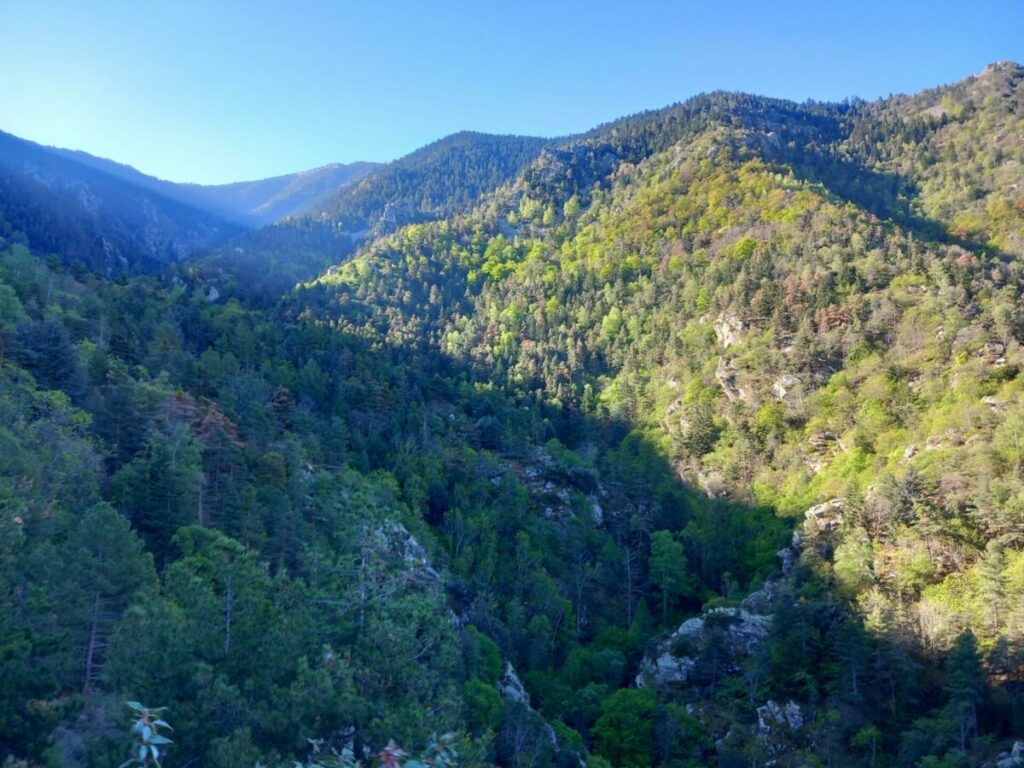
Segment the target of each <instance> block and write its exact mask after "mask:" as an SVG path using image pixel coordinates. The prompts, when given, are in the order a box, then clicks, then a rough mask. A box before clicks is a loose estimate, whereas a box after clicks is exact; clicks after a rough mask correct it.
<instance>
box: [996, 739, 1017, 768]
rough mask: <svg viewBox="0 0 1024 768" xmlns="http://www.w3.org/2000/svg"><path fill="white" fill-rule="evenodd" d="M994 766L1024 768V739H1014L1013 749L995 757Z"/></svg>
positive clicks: (999, 767)
mask: <svg viewBox="0 0 1024 768" xmlns="http://www.w3.org/2000/svg"><path fill="white" fill-rule="evenodd" d="M996 768H1024V741H1015V742H1014V743H1013V750H1012V751H1010V752H1003V753H1002V754H1000V755H999V757H997V758H996Z"/></svg>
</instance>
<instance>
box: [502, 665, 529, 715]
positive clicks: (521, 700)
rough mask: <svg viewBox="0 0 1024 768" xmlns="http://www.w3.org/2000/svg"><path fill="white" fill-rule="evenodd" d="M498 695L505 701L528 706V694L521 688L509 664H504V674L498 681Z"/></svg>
mask: <svg viewBox="0 0 1024 768" xmlns="http://www.w3.org/2000/svg"><path fill="white" fill-rule="evenodd" d="M498 693H500V694H501V696H502V698H503V699H505V700H506V701H512V702H516V703H518V704H524V705H526V706H527V707H528V706H530V694H528V693H527V692H526V688H524V687H523V681H522V680H520V679H519V675H517V674H516V670H515V667H513V666H512V663H511V662H508V661H506V662H505V673H504V674H503V675H502V676H501V679H500V680H499V681H498Z"/></svg>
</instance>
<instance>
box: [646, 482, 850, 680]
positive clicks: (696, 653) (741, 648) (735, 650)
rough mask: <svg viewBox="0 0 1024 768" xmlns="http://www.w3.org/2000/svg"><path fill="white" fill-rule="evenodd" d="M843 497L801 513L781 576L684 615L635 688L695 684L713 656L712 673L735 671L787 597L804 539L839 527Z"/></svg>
mask: <svg viewBox="0 0 1024 768" xmlns="http://www.w3.org/2000/svg"><path fill="white" fill-rule="evenodd" d="M843 506H844V501H843V499H830V500H829V501H826V502H823V503H821V504H817V505H815V506H813V507H811V508H810V509H808V510H807V511H806V512H805V513H804V523H803V526H801V528H800V529H798V530H796V531H794V532H793V539H792V541H791V542H790V544H789V546H787V547H784V548H782V549H780V550H779V551H778V552H777V553H776V554H777V555H778V558H779V562H780V564H781V566H782V574H781V575H780V576H777V577H775V578H773V579H768V580H767V581H766V582H765V583H764V584H763V585H762V586H761V588H760V589H757V590H755V591H754V592H751V593H750V594H749V595H747V597H746V598H744V600H743V601H742V602H741V603H740V605H739V606H734V607H718V608H711V609H708V610H706V611H704V613H702V614H701V615H700V616H696V617H694V618H692V619H687V620H686V621H684V622H683V623H682V624H680V625H679V627H678V628H677V629H676V630H675V632H673V633H672V634H671V635H669V636H668V637H667V638H665V639H663V640H662V641H661V642H659V643H658V644H657V646H656V647H655V649H654V651H653V652H651V653H650V654H648V656H647V658H646V659H645V660H644V661H643V662H642V664H641V667H640V672H639V674H638V675H637V677H636V684H637V686H638V687H644V686H652V687H679V686H682V685H689V684H693V683H695V682H696V680H697V678H699V677H700V676H701V675H702V673H703V670H702V668H701V667H702V665H705V664H707V663H708V658H709V657H713V661H712V662H711V663H713V664H714V665H715V666H716V671H717V672H720V671H726V672H737V671H739V670H740V668H741V666H742V663H743V662H744V661H745V660H746V659H748V658H749V657H750V656H751V655H752V654H754V653H755V652H756V651H757V650H758V648H760V646H761V643H762V642H763V641H764V639H765V638H766V637H767V636H768V630H769V627H770V625H771V615H772V612H773V611H774V610H775V606H776V605H777V604H778V601H779V600H781V599H785V592H786V586H787V583H788V580H789V577H790V575H791V574H792V572H793V568H794V567H795V565H796V562H797V560H798V558H799V557H800V553H801V551H802V549H803V546H804V543H805V542H818V541H820V539H821V537H822V535H823V534H827V533H830V532H831V531H834V530H836V529H837V528H838V527H839V523H840V520H841V516H842V510H843Z"/></svg>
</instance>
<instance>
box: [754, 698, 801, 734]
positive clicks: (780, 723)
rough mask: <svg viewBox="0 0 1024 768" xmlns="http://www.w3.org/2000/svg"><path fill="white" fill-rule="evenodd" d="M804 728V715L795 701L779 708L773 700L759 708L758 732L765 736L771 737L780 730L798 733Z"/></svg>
mask: <svg viewBox="0 0 1024 768" xmlns="http://www.w3.org/2000/svg"><path fill="white" fill-rule="evenodd" d="M803 727H804V713H803V710H801V709H800V705H799V704H797V703H796V702H794V701H790V702H787V703H786V704H785V705H784V706H779V705H778V704H776V703H775V702H774V701H772V700H771V699H768V701H767V702H765V704H764V706H761V707H758V708H757V730H758V732H759V733H760V734H761V735H762V736H763V737H766V736H769V735H771V734H773V733H777V732H778V731H780V730H787V729H788V730H789V731H792V732H793V733H796V732H797V731H799V730H800V729H801V728H803Z"/></svg>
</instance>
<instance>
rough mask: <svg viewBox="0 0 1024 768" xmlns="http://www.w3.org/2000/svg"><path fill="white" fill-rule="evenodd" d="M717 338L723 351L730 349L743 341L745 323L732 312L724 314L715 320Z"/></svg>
mask: <svg viewBox="0 0 1024 768" xmlns="http://www.w3.org/2000/svg"><path fill="white" fill-rule="evenodd" d="M712 327H714V329H715V337H716V338H717V339H718V343H719V344H720V345H721V347H722V349H728V348H729V347H731V346H733V345H734V344H739V343H740V342H741V341H743V321H742V320H740V319H739V317H738V316H737V315H736V314H734V313H732V312H723V313H722V314H720V315H719V316H718V317H716V318H715V322H714V323H713V326H712Z"/></svg>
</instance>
